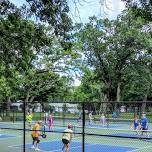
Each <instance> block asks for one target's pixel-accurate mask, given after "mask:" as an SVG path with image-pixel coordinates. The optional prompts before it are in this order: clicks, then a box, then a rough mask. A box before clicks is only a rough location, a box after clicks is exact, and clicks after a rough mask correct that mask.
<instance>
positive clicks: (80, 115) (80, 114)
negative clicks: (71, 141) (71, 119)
mask: <svg viewBox="0 0 152 152" xmlns="http://www.w3.org/2000/svg"><path fill="white" fill-rule="evenodd" d="M82 116H83V114H82V112H80V113H79V118H78V120H77V122H78V123H80V122H81V121H82Z"/></svg>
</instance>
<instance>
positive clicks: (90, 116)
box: [89, 112, 93, 125]
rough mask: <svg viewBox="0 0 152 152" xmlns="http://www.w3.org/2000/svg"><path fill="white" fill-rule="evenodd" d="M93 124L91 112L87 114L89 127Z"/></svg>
mask: <svg viewBox="0 0 152 152" xmlns="http://www.w3.org/2000/svg"><path fill="white" fill-rule="evenodd" d="M92 123H93V117H92V112H90V113H89V125H92Z"/></svg>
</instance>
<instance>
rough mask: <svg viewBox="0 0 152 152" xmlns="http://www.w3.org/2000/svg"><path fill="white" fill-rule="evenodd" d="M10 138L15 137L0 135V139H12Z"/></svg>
mask: <svg viewBox="0 0 152 152" xmlns="http://www.w3.org/2000/svg"><path fill="white" fill-rule="evenodd" d="M12 137H15V136H13V135H5V134H0V139H5V138H12Z"/></svg>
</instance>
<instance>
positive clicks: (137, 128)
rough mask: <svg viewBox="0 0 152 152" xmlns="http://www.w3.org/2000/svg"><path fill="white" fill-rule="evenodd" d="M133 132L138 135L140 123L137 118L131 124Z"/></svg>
mask: <svg viewBox="0 0 152 152" xmlns="http://www.w3.org/2000/svg"><path fill="white" fill-rule="evenodd" d="M131 128H133V129H134V130H136V134H139V133H138V130H139V129H140V122H139V119H138V117H137V116H135V117H134V121H133V124H132V127H131Z"/></svg>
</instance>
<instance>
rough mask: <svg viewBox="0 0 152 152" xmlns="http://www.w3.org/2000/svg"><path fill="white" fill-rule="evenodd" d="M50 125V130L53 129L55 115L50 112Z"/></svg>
mask: <svg viewBox="0 0 152 152" xmlns="http://www.w3.org/2000/svg"><path fill="white" fill-rule="evenodd" d="M48 126H49V130H52V129H53V116H52V113H50V115H49V118H48Z"/></svg>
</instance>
